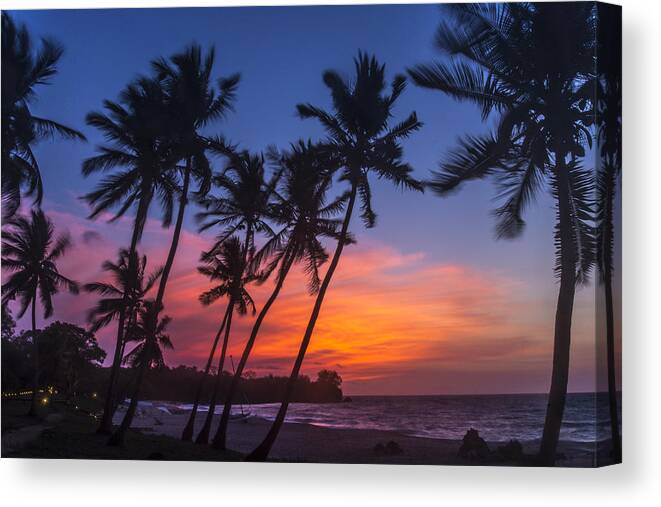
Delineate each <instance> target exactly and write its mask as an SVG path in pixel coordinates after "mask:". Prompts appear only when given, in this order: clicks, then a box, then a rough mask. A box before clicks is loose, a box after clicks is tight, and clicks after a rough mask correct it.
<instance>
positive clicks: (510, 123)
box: [409, 3, 596, 465]
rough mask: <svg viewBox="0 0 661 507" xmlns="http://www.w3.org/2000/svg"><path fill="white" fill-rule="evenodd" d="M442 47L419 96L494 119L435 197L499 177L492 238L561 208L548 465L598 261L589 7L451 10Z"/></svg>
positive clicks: (437, 179)
mask: <svg viewBox="0 0 661 507" xmlns="http://www.w3.org/2000/svg"><path fill="white" fill-rule="evenodd" d="M444 8H445V11H444V12H446V14H447V16H446V18H444V21H443V22H442V23H441V27H440V29H439V31H438V34H437V38H436V44H437V46H438V48H439V49H440V50H441V51H442V52H443V53H445V54H447V55H449V56H451V57H452V58H453V60H452V62H451V63H436V64H433V65H421V66H418V67H416V68H414V69H411V70H410V71H409V73H410V74H411V77H412V78H413V79H414V81H415V82H416V83H417V84H418V85H420V86H423V87H426V88H431V89H435V90H440V91H442V92H444V93H446V94H448V95H450V96H451V97H454V98H455V99H457V100H461V101H468V102H471V103H474V104H476V105H477V106H479V107H480V108H481V110H482V116H483V119H484V120H486V119H487V118H488V116H489V115H490V114H491V113H492V112H495V113H497V114H498V125H497V127H496V129H495V131H494V132H492V133H488V134H484V135H480V136H467V137H465V138H464V139H463V140H462V141H461V143H460V145H459V147H458V148H457V149H456V150H455V151H454V152H452V153H451V154H450V155H449V156H448V157H447V159H446V161H445V162H444V163H443V164H442V166H441V170H440V171H439V172H435V173H434V174H433V177H432V181H431V182H430V183H429V186H430V187H431V188H432V190H433V191H434V192H436V193H437V194H439V195H441V196H444V195H446V194H448V193H450V192H451V191H453V190H456V189H457V188H458V186H459V185H460V184H461V183H463V182H465V181H468V180H473V179H483V178H487V177H489V176H494V177H495V178H496V179H497V182H498V186H499V197H501V198H502V199H503V201H504V202H503V204H502V205H501V206H500V207H498V208H497V209H496V211H495V215H496V217H497V219H498V224H497V236H498V237H499V238H514V237H516V236H518V235H520V234H521V232H522V231H523V228H524V225H525V222H524V220H523V218H522V215H523V213H524V211H525V209H526V207H527V206H528V205H529V204H530V203H531V202H532V201H533V200H534V199H535V197H536V196H537V195H538V193H539V192H541V191H543V190H548V191H550V193H551V195H552V197H553V198H554V200H555V204H556V229H555V245H556V265H555V271H556V275H557V276H558V278H559V279H560V289H559V295H558V304H557V308H556V318H555V338H554V351H553V373H552V378H551V388H550V393H549V402H548V408H547V413H546V420H545V423H544V433H543V437H542V443H541V448H540V460H541V462H542V463H543V464H547V465H551V464H553V463H554V461H555V453H556V447H557V443H558V437H559V434H560V426H561V424H562V416H563V412H564V406H565V399H566V395H567V379H568V373H569V351H570V341H571V320H572V310H573V304H574V293H575V290H576V285H577V284H578V283H582V282H585V281H586V280H587V279H588V277H589V273H590V271H591V268H592V266H593V262H594V234H593V229H592V227H591V225H590V221H591V220H592V219H593V216H594V213H593V206H592V204H593V201H594V198H593V191H594V178H593V171H591V170H588V169H585V168H584V167H583V166H582V165H581V163H580V162H579V160H580V159H581V158H582V157H583V156H584V155H585V146H586V145H588V146H589V145H591V132H590V128H591V125H592V123H593V118H594V108H593V105H594V104H593V99H594V91H595V84H596V83H595V76H594V66H595V44H594V42H595V30H594V28H595V27H594V16H593V8H594V4H590V3H586V4H580V3H577V4H571V3H562V4H559V3H558V4H544V3H532V4H530V3H507V4H457V5H448V6H444Z"/></svg>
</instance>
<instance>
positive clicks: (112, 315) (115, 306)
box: [83, 248, 162, 433]
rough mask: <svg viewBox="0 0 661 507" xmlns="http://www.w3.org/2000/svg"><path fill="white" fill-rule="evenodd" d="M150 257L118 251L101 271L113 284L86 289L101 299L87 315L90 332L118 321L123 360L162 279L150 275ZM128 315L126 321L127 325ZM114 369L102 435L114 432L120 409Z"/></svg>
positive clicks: (155, 274) (85, 287)
mask: <svg viewBox="0 0 661 507" xmlns="http://www.w3.org/2000/svg"><path fill="white" fill-rule="evenodd" d="M131 257H133V258H131ZM146 268H147V256H146V255H143V256H140V255H139V254H138V252H137V251H134V252H133V253H132V254H131V253H130V252H129V251H128V250H126V249H124V248H122V249H120V251H119V261H118V262H117V263H114V262H112V261H105V262H104V263H103V264H102V269H103V270H104V271H106V272H108V273H110V274H111V276H112V278H113V281H114V285H113V283H112V282H92V283H88V284H85V286H84V287H83V288H84V289H85V290H86V291H87V292H91V293H96V294H98V295H100V296H102V297H101V299H99V301H97V303H96V305H95V306H94V308H92V309H91V310H90V311H89V312H88V315H87V320H88V322H89V323H90V331H91V332H96V331H98V330H99V329H101V328H103V327H105V326H107V325H109V324H110V323H111V322H112V321H113V320H115V319H117V320H118V321H119V322H120V325H121V327H122V330H121V333H120V341H119V346H118V347H117V349H118V350H117V353H118V355H119V358H120V361H121V358H122V357H124V349H125V347H126V339H125V338H126V337H127V336H128V335H129V333H130V330H131V329H133V328H134V327H135V325H136V323H137V318H138V312H139V310H140V309H141V308H142V306H143V305H144V302H145V297H146V295H147V293H148V292H149V291H150V290H151V289H152V288H153V286H154V285H155V284H156V282H157V281H158V278H159V277H160V276H161V271H162V268H158V269H156V270H155V271H154V272H153V273H151V274H150V275H149V276H147V273H146ZM125 316H127V317H128V318H127V320H126V322H125ZM114 366H115V365H114V364H113V367H112V368H111V373H110V376H111V380H110V382H109V388H108V392H107V394H106V396H107V399H106V400H105V406H104V413H106V412H107V418H108V421H107V423H106V424H103V421H102V425H101V426H100V427H99V431H100V432H102V433H106V432H109V431H110V430H112V417H113V415H114V412H115V409H116V407H117V395H116V393H115V390H116V383H117V379H118V376H119V367H117V371H114Z"/></svg>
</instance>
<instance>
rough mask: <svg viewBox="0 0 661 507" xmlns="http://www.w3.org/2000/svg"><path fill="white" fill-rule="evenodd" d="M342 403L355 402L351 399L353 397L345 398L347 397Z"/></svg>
mask: <svg viewBox="0 0 661 507" xmlns="http://www.w3.org/2000/svg"><path fill="white" fill-rule="evenodd" d="M342 401H344V402H351V401H353V400H352V399H351V396H345V397H344V398H343V399H342Z"/></svg>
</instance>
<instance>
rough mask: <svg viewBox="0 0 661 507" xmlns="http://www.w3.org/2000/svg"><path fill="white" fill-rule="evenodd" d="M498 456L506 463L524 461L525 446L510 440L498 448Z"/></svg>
mask: <svg viewBox="0 0 661 507" xmlns="http://www.w3.org/2000/svg"><path fill="white" fill-rule="evenodd" d="M497 452H498V455H499V456H500V457H501V458H502V459H504V460H506V461H516V462H519V461H521V460H522V459H523V446H522V445H521V442H519V441H518V440H510V441H509V442H507V443H506V444H505V445H501V446H499V447H498V450H497Z"/></svg>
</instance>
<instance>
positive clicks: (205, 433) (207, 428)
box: [195, 301, 234, 444]
mask: <svg viewBox="0 0 661 507" xmlns="http://www.w3.org/2000/svg"><path fill="white" fill-rule="evenodd" d="M233 313H234V301H230V304H229V306H228V308H227V324H226V325H225V336H224V337H223V347H222V348H221V350H220V359H219V360H218V371H217V372H216V382H215V383H214V386H213V394H212V395H211V400H210V401H209V411H208V412H207V417H206V419H205V420H204V426H202V430H201V431H200V433H199V434H198V435H197V438H196V439H195V443H196V444H207V443H208V442H209V434H210V433H211V423H212V422H213V416H214V412H215V411H216V402H217V401H218V392H219V391H220V383H221V381H222V378H223V367H224V366H225V354H226V353H227V343H228V342H229V337H230V328H231V327H232V314H233Z"/></svg>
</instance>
